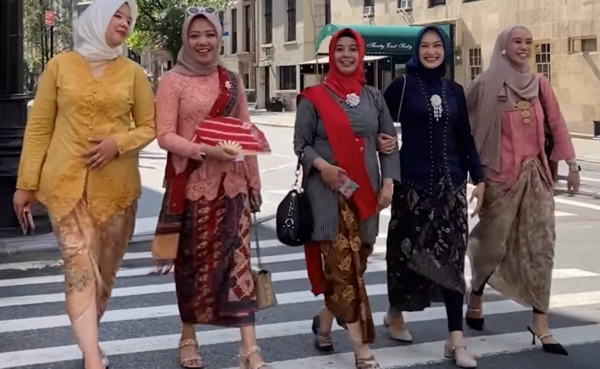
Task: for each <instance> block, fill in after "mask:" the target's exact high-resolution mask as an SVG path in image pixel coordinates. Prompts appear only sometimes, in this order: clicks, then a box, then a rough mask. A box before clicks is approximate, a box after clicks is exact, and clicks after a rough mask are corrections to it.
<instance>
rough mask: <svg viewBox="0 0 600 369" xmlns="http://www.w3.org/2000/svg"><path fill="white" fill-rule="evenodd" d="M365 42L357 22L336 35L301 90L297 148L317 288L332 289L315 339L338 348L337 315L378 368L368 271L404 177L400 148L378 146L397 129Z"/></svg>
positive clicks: (360, 358)
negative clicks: (344, 186)
mask: <svg viewBox="0 0 600 369" xmlns="http://www.w3.org/2000/svg"><path fill="white" fill-rule="evenodd" d="M364 49H365V48H364V42H363V40H362V38H361V37H360V35H358V34H357V33H356V32H354V31H352V30H350V29H344V30H341V31H339V32H337V33H336V34H335V35H334V36H333V38H332V40H331V44H330V46H329V67H330V70H329V74H328V75H327V79H326V80H325V82H324V83H322V84H319V85H317V86H314V87H311V88H308V89H306V90H304V91H303V92H302V94H301V95H300V97H299V98H298V100H299V101H298V110H297V114H296V125H295V132H294V150H295V152H296V154H297V155H298V156H299V157H300V160H301V162H302V165H303V171H304V177H305V181H306V182H305V183H306V184H305V186H304V190H305V193H306V195H307V196H308V199H309V201H310V203H311V208H312V216H313V220H314V231H313V234H312V237H311V239H312V241H313V242H311V243H308V244H307V245H305V252H306V263H307V270H308V275H309V279H310V282H311V285H312V290H313V293H314V294H315V295H319V294H321V293H323V294H324V297H325V308H323V309H322V310H321V312H320V313H319V314H318V315H317V316H316V317H315V319H314V324H313V332H314V333H315V335H316V336H317V337H316V340H315V346H316V348H317V349H319V350H320V351H332V350H333V343H332V342H331V338H330V332H331V325H332V321H333V318H334V317H336V318H338V319H339V320H341V321H343V322H344V323H345V324H346V326H347V328H348V332H349V335H350V338H351V340H352V342H353V343H354V353H355V357H356V368H358V369H377V368H379V364H378V363H377V361H376V360H375V358H374V357H373V355H372V354H371V352H370V350H369V346H368V344H370V343H372V342H373V339H374V326H373V319H372V314H371V309H370V306H369V300H368V296H367V292H366V288H365V281H364V279H363V274H364V272H365V269H366V265H367V257H368V256H369V255H370V254H371V252H372V250H373V244H374V243H375V239H376V237H377V233H378V231H379V214H378V213H379V211H380V210H382V209H384V208H386V207H388V206H389V204H390V202H391V199H392V188H393V182H394V181H395V180H396V181H398V180H400V160H399V154H398V150H397V148H396V150H395V151H394V152H392V153H390V154H378V153H377V147H376V138H377V135H378V134H379V133H386V134H389V135H396V131H395V129H394V124H393V121H392V118H391V117H390V114H389V112H388V110H387V108H386V105H385V102H384V100H383V96H382V94H381V93H380V92H379V91H377V90H375V89H373V88H370V87H367V86H365V78H364V70H363V65H362V61H363V58H364ZM380 168H381V171H380ZM347 179H350V180H351V181H353V182H354V183H355V184H356V185H357V188H356V190H355V191H354V192H353V193H348V192H346V191H339V190H338V188H339V186H340V183H341V182H344V181H347Z"/></svg>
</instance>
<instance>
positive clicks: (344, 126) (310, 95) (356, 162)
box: [300, 85, 378, 296]
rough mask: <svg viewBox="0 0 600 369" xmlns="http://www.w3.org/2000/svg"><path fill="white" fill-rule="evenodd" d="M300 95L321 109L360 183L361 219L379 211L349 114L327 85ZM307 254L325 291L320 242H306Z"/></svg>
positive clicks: (316, 288) (341, 158)
mask: <svg viewBox="0 0 600 369" xmlns="http://www.w3.org/2000/svg"><path fill="white" fill-rule="evenodd" d="M300 96H302V97H304V98H306V99H308V100H309V101H310V102H311V103H312V104H313V105H314V107H315V108H316V109H317V111H318V113H319V116H320V117H321V120H322V121H323V127H324V128H325V133H326V134H327V139H328V141H329V144H330V145H331V149H332V151H333V158H334V160H335V161H336V162H337V163H336V165H338V166H339V167H340V168H342V169H344V170H346V173H347V175H348V178H350V179H352V180H353V181H354V182H356V184H358V189H357V190H356V192H354V194H353V195H352V198H351V200H352V202H353V203H354V205H355V206H356V207H357V209H358V215H359V217H360V219H361V220H366V219H368V218H369V217H371V216H373V215H375V214H377V205H378V203H377V195H376V193H375V189H374V188H373V186H372V185H371V180H370V178H369V174H368V173H367V168H366V166H365V157H364V139H363V138H361V137H356V136H355V135H354V131H353V130H352V127H351V126H350V120H349V119H348V115H347V114H346V112H345V111H344V110H343V109H342V108H341V107H340V106H339V105H338V104H337V102H336V101H335V100H334V99H333V97H331V95H330V94H329V93H328V92H327V89H326V87H325V86H323V85H318V86H315V87H310V88H307V89H306V90H304V91H303V92H302V93H301V94H300ZM304 255H305V259H306V272H307V274H308V279H309V281H310V284H311V286H312V293H313V294H314V295H315V296H318V295H320V294H321V293H323V281H324V276H323V266H322V264H321V246H320V243H319V242H311V243H309V244H306V245H304Z"/></svg>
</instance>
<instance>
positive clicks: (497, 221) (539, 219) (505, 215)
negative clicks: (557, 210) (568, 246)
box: [467, 159, 556, 312]
mask: <svg viewBox="0 0 600 369" xmlns="http://www.w3.org/2000/svg"><path fill="white" fill-rule="evenodd" d="M542 173H543V167H542V165H541V163H540V162H539V161H538V160H535V159H532V160H529V161H527V162H526V163H524V165H523V167H522V170H521V173H520V174H519V178H518V179H517V181H516V183H515V184H514V185H513V186H512V187H511V188H506V186H504V185H503V184H501V183H494V182H488V183H487V186H486V191H485V198H484V201H483V205H482V209H481V212H480V214H479V219H480V220H479V223H478V224H477V225H476V226H475V228H474V229H473V231H472V232H471V234H470V235H469V243H468V250H467V255H468V256H469V259H470V261H471V269H472V273H473V279H472V281H471V283H472V286H473V290H478V289H480V288H481V287H482V286H483V284H484V283H485V280H486V279H487V278H488V277H490V275H491V277H490V278H489V281H488V283H489V285H490V286H492V287H493V288H494V289H495V290H497V291H498V292H500V293H501V294H502V295H503V296H505V297H509V298H511V299H513V300H514V301H516V302H517V303H519V304H522V305H524V306H530V307H533V308H536V309H538V310H540V311H543V312H547V311H548V308H549V303H550V287H551V284H552V268H553V266H554V243H555V240H556V233H555V219H554V195H553V190H552V188H551V187H550V185H549V184H548V181H547V180H546V179H545V177H544V176H543V174H542Z"/></svg>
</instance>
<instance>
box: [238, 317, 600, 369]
mask: <svg viewBox="0 0 600 369" xmlns="http://www.w3.org/2000/svg"><path fill="white" fill-rule="evenodd" d="M554 334H555V336H556V337H558V338H559V340H560V342H561V343H562V344H564V345H577V344H585V343H592V342H598V341H600V324H590V325H585V326H581V327H569V328H560V329H555V330H554ZM530 340H531V335H530V334H529V333H524V332H519V333H506V334H495V335H488V336H477V337H473V338H470V339H468V345H469V352H470V353H471V354H474V355H476V356H490V355H498V354H505V353H517V352H522V351H529V350H532V349H533V348H532V346H531V345H528V344H527V343H529V341H530ZM444 343H445V341H438V342H427V343H419V344H412V345H405V346H395V347H386V348H381V349H374V350H371V352H372V353H373V355H374V356H375V357H376V358H377V361H378V362H379V364H380V365H381V367H382V368H399V367H412V366H415V365H428V364H435V363H439V362H443V361H446V360H447V359H444V357H443V351H442V350H443V347H444ZM537 349H538V350H539V346H538V347H537ZM269 365H270V366H271V367H272V368H273V369H308V368H319V369H339V368H353V367H354V355H353V354H352V353H351V352H345V353H342V354H335V355H318V356H311V357H307V358H302V359H295V360H285V361H279V362H275V363H269ZM228 369H239V367H232V368H228Z"/></svg>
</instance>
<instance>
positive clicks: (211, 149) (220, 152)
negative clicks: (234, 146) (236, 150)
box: [204, 146, 237, 161]
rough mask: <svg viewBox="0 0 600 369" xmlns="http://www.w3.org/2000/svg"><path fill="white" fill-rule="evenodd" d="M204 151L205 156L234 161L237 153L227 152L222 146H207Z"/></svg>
mask: <svg viewBox="0 0 600 369" xmlns="http://www.w3.org/2000/svg"><path fill="white" fill-rule="evenodd" d="M204 153H205V154H206V156H207V157H209V158H211V159H215V160H219V161H234V160H235V159H237V155H234V154H231V153H229V152H227V150H225V148H223V147H222V146H207V147H206V148H205V149H204Z"/></svg>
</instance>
